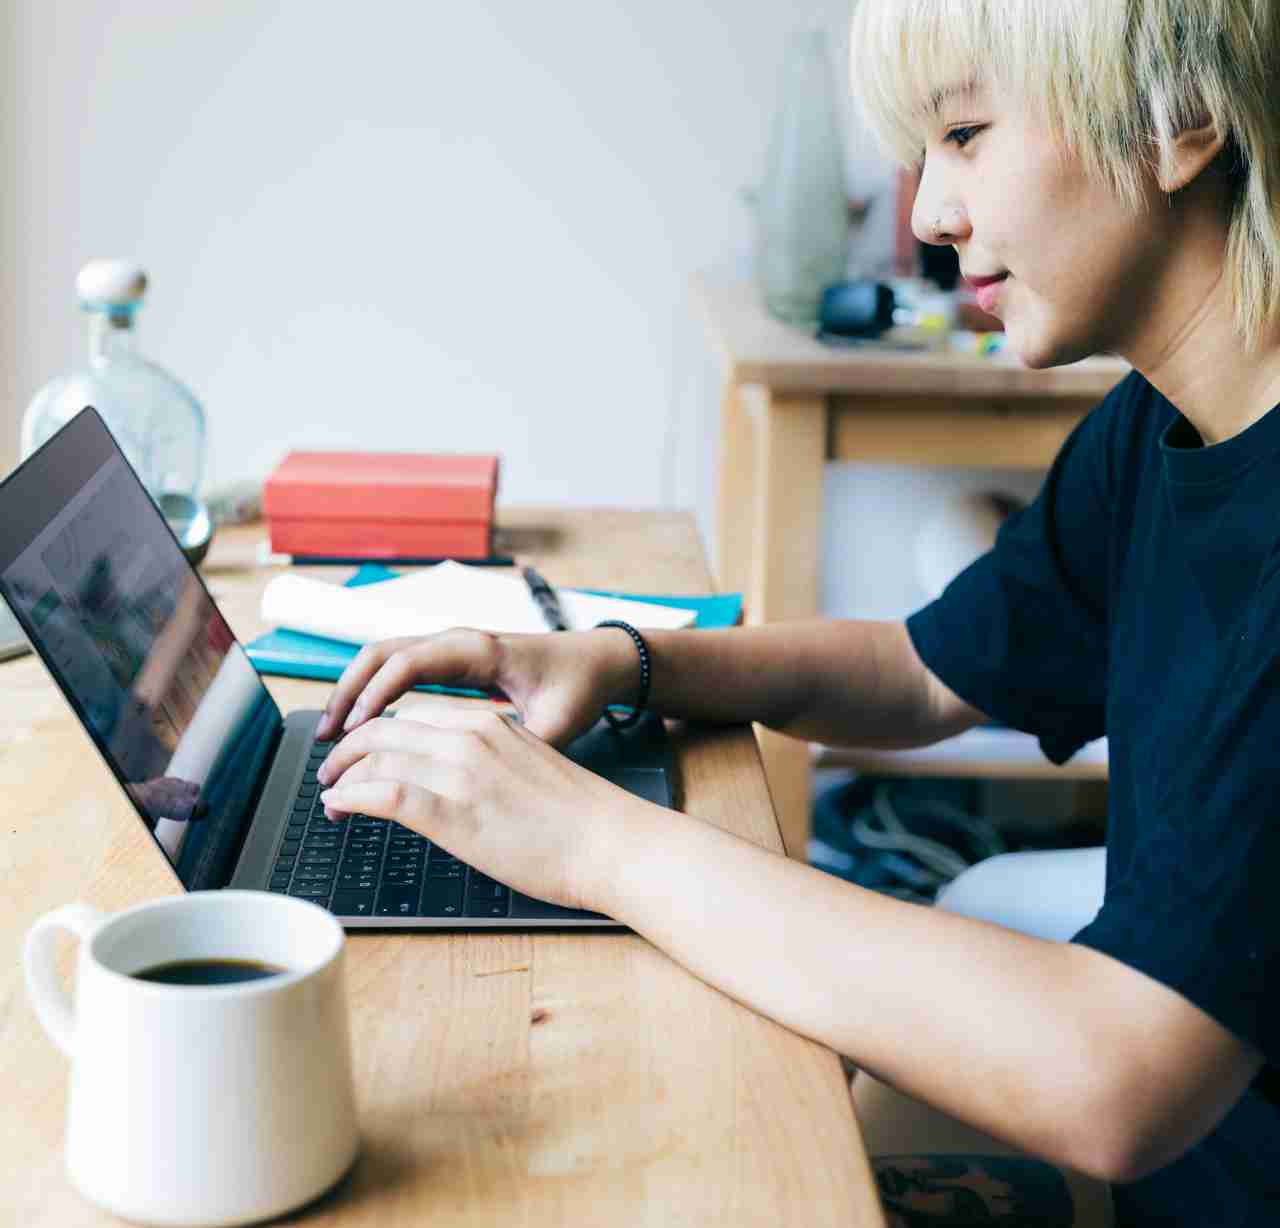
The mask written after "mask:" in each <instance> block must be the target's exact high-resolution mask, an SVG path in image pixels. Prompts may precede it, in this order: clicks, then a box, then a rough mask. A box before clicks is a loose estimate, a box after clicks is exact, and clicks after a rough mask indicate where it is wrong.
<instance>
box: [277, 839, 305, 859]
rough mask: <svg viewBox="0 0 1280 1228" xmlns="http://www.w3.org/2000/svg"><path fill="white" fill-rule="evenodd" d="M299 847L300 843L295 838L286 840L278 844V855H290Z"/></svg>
mask: <svg viewBox="0 0 1280 1228" xmlns="http://www.w3.org/2000/svg"><path fill="white" fill-rule="evenodd" d="M301 847H302V846H301V844H300V843H299V842H298V841H297V840H286V841H285V842H284V843H283V844H282V845H281V846H280V856H281V857H292V856H293V855H294V854H295V853H296V852H297V851H298V849H299V848H301Z"/></svg>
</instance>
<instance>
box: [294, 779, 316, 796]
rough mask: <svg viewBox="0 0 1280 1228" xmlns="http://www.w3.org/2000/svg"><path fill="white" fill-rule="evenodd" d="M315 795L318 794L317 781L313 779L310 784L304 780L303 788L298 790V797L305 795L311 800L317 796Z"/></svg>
mask: <svg viewBox="0 0 1280 1228" xmlns="http://www.w3.org/2000/svg"><path fill="white" fill-rule="evenodd" d="M315 795H316V783H315V781H314V780H313V781H311V782H310V783H309V784H308V783H306V782H305V781H304V782H303V785H302V788H301V789H299V790H298V797H299V798H303V797H305V798H307V799H308V800H310V799H311V798H313V797H315Z"/></svg>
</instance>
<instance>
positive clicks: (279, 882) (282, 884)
mask: <svg viewBox="0 0 1280 1228" xmlns="http://www.w3.org/2000/svg"><path fill="white" fill-rule="evenodd" d="M288 885H289V876H288V875H287V874H273V875H272V876H271V890H272V891H283V890H284V889H285V888H286V887H287V886H288Z"/></svg>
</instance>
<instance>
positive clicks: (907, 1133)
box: [852, 848, 1113, 1228]
mask: <svg viewBox="0 0 1280 1228" xmlns="http://www.w3.org/2000/svg"><path fill="white" fill-rule="evenodd" d="M1106 864H1107V863H1106V850H1105V849H1102V848H1089V849H1068V850H1064V851H1052V852H1032V853H1002V854H1001V855H1000V856H998V857H989V858H987V859H986V860H985V861H980V862H979V863H978V864H977V865H975V866H971V867H970V868H969V869H968V870H966V871H965V872H964V873H963V874H961V875H960V876H959V877H958V878H956V879H954V880H953V881H952V882H951V883H949V884H948V885H947V886H946V887H945V888H943V890H942V891H941V892H939V894H938V899H937V903H936V905H935V907H937V908H943V909H946V910H947V911H948V912H955V913H960V914H962V915H964V916H966V917H978V918H980V919H981V920H984V921H994V922H996V923H998V924H1000V925H1005V926H1008V927H1009V928H1010V929H1016V930H1021V931H1023V932H1024V933H1027V934H1034V935H1035V936H1036V937H1039V938H1047V939H1050V940H1053V941H1057V942H1065V941H1067V940H1068V939H1070V938H1071V937H1072V936H1073V935H1074V934H1075V933H1076V932H1077V931H1079V930H1081V929H1083V928H1084V926H1086V925H1087V924H1088V923H1089V922H1090V921H1092V920H1093V918H1094V916H1096V915H1097V912H1098V909H1099V908H1100V907H1101V906H1102V893H1103V884H1104V881H1105V878H1106ZM852 1092H853V1102H854V1108H855V1109H856V1111H857V1115H858V1125H859V1127H860V1128H861V1130H862V1137H863V1141H864V1142H865V1143H866V1147H867V1152H868V1154H869V1155H871V1156H872V1157H875V1156H889V1155H947V1154H951V1155H961V1154H963V1155H995V1156H1008V1155H1018V1154H1020V1153H1019V1152H1018V1151H1017V1149H1016V1148H1014V1147H1010V1146H1009V1145H1008V1144H1007V1143H1002V1142H999V1141H998V1140H996V1139H994V1138H991V1137H990V1136H988V1135H986V1134H983V1133H981V1132H980V1131H978V1130H975V1129H973V1128H972V1127H970V1126H967V1125H965V1124H963V1123H962V1122H959V1121H956V1120H955V1119H954V1118H952V1117H947V1116H945V1115H944V1114H942V1113H939V1112H937V1111H936V1110H934V1109H931V1108H930V1107H929V1106H928V1105H926V1104H923V1103H921V1102H920V1101H918V1100H915V1099H912V1098H911V1097H909V1096H904V1095H903V1094H902V1093H901V1092H897V1091H894V1090H893V1089H892V1088H891V1087H888V1086H886V1085H885V1084H883V1083H881V1082H879V1081H878V1080H876V1079H873V1078H872V1077H871V1076H870V1075H868V1074H867V1073H866V1072H865V1071H858V1073H857V1074H856V1075H855V1076H854V1079H853V1083H852ZM1062 1174H1063V1176H1064V1177H1065V1178H1066V1181H1067V1186H1068V1188H1069V1189H1070V1191H1071V1196H1072V1199H1073V1200H1074V1202H1075V1207H1076V1214H1075V1221H1074V1222H1075V1224H1076V1225H1077V1226H1078V1228H1107V1226H1108V1225H1110V1224H1111V1223H1112V1219H1113V1216H1112V1210H1111V1195H1110V1191H1109V1189H1108V1187H1107V1185H1106V1184H1105V1183H1104V1182H1101V1181H1097V1180H1095V1179H1093V1178H1091V1177H1086V1176H1084V1175H1083V1174H1081V1173H1076V1172H1073V1171H1070V1170H1066V1169H1064V1170H1062Z"/></svg>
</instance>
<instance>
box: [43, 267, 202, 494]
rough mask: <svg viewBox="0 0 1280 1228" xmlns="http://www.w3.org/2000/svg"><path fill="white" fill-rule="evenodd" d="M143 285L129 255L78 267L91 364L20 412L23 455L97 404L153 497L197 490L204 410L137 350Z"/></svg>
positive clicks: (49, 385) (54, 383)
mask: <svg viewBox="0 0 1280 1228" xmlns="http://www.w3.org/2000/svg"><path fill="white" fill-rule="evenodd" d="M146 288H147V276H146V274H145V273H144V272H143V271H142V269H141V268H139V267H138V266H137V265H135V264H129V263H127V262H125V261H120V260H91V261H90V262H89V263H88V264H86V265H85V266H84V268H82V269H81V270H80V274H79V276H78V277H77V278H76V291H77V293H78V295H79V297H80V306H81V307H82V308H83V310H84V311H85V313H86V315H87V317H88V326H89V328H88V331H89V364H88V366H87V367H86V368H85V369H83V370H79V371H72V372H68V373H67V374H64V375H59V376H56V377H55V378H54V379H52V380H50V381H49V382H48V383H47V384H46V385H45V386H44V387H43V388H41V389H40V391H39V392H38V393H36V395H35V397H34V398H33V399H32V401H31V404H30V405H29V406H28V407H27V412H26V414H25V415H24V416H23V420H22V445H21V446H22V455H23V456H24V457H26V456H29V455H30V454H31V453H32V452H34V451H35V450H36V448H38V447H39V446H40V445H41V444H42V443H44V442H45V440H46V439H48V438H49V437H50V436H51V435H53V434H54V433H55V432H56V431H57V430H58V429H59V428H61V427H62V426H63V425H64V424H65V423H67V422H68V421H69V420H70V419H71V418H73V417H75V415H76V414H78V413H79V412H80V410H82V409H83V408H84V407H85V406H86V405H92V406H93V407H94V408H95V409H96V410H97V411H98V413H100V414H101V415H102V418H103V421H104V422H105V423H106V424H107V427H108V429H109V430H110V431H111V433H112V435H114V436H115V439H116V442H117V443H119V445H120V449H121V451H122V452H124V454H125V457H126V458H127V459H128V461H129V463H130V464H131V465H132V466H133V467H134V469H136V470H137V473H138V476H139V477H140V478H141V479H142V483H143V485H144V486H145V487H146V488H147V490H148V491H149V492H150V493H151V496H152V498H154V499H157V500H158V499H160V498H161V496H163V495H186V496H189V497H191V498H194V497H195V496H196V494H197V491H198V490H199V486H200V481H201V478H202V477H203V475H204V459H205V420H204V410H203V409H201V407H200V403H199V402H198V401H197V400H196V399H195V397H193V396H192V395H191V393H190V392H188V391H187V389H186V388H184V387H183V385H182V384H180V383H179V382H178V381H177V380H176V379H174V377H173V376H172V375H170V374H169V372H168V371H166V370H165V369H164V368H163V367H160V366H158V365H157V364H156V363H153V362H150V361H149V360H148V359H146V358H144V357H142V355H141V354H139V353H138V351H137V348H136V346H135V340H134V337H135V335H134V317H135V315H136V313H137V309H138V307H139V306H140V305H141V302H142V297H143V295H144V294H145V292H146Z"/></svg>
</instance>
